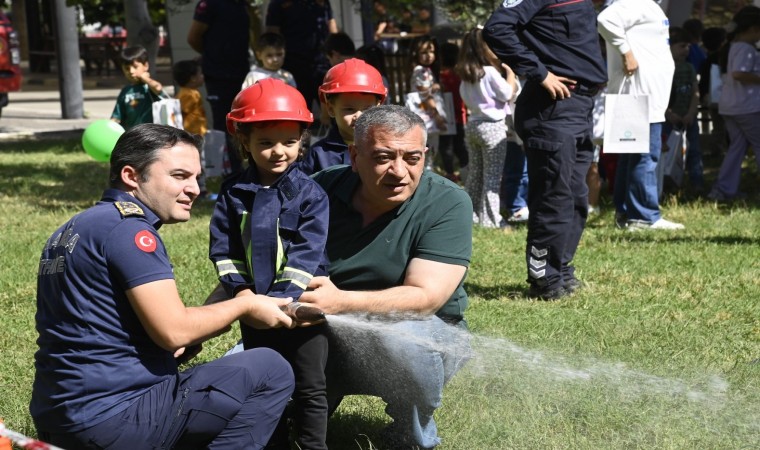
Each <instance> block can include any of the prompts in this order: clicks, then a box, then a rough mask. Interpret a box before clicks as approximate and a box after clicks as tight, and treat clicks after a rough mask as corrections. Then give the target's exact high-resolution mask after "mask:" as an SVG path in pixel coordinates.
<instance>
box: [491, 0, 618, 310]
mask: <svg viewBox="0 0 760 450" xmlns="http://www.w3.org/2000/svg"><path fill="white" fill-rule="evenodd" d="M595 17H596V13H595V11H594V7H593V4H592V2H591V0H531V1H523V0H504V2H503V3H502V6H501V7H499V9H497V10H496V11H495V12H494V13H493V15H492V16H491V18H490V19H489V20H488V22H487V23H486V25H485V28H484V29H483V39H484V40H485V41H486V43H487V44H488V45H489V47H491V49H492V50H493V51H494V53H496V55H497V56H499V58H500V59H501V60H502V61H504V62H505V63H507V64H508V65H509V66H510V67H511V68H512V69H513V70H514V71H515V72H516V73H517V74H518V75H521V76H525V77H526V78H527V82H526V84H525V87H524V89H523V91H522V93H521V94H520V96H519V97H518V98H517V106H516V109H515V130H516V131H517V133H518V135H519V136H520V138H522V140H523V142H524V145H525V152H526V156H527V160H528V179H529V185H528V186H529V187H528V208H529V210H530V218H529V220H528V238H527V245H526V263H527V266H528V282H529V283H530V285H531V288H532V289H531V291H532V292H534V293H537V294H538V295H539V296H542V297H544V296H545V297H555V296H561V295H564V293H565V291H564V289H565V288H566V287H567V288H568V289H570V288H572V287H573V286H574V285H575V284H577V280H575V276H574V268H573V267H572V266H571V265H570V262H571V261H572V259H573V257H574V256H575V251H576V249H577V247H578V243H579V242H580V238H581V235H582V234H583V228H584V227H585V225H586V217H587V215H588V188H587V186H586V173H587V172H588V168H589V166H590V164H591V160H592V156H593V145H592V142H591V136H592V130H593V122H592V115H591V111H592V107H593V99H592V97H593V95H595V94H596V93H597V91H598V90H599V87H600V85H602V84H604V83H606V82H607V74H606V65H605V62H604V59H603V57H602V54H601V50H600V48H599V38H598V35H597V31H596V19H595ZM549 71H551V72H552V73H553V74H554V75H556V76H560V77H567V78H570V79H572V80H575V81H577V82H578V83H577V85H575V86H571V85H569V86H568V87H569V88H570V92H571V96H570V97H569V98H565V99H564V100H553V99H552V98H551V95H550V94H549V92H548V91H546V89H544V88H543V87H542V86H541V85H540V83H541V82H542V81H543V80H544V79H545V78H546V76H547V74H548V72H549Z"/></svg>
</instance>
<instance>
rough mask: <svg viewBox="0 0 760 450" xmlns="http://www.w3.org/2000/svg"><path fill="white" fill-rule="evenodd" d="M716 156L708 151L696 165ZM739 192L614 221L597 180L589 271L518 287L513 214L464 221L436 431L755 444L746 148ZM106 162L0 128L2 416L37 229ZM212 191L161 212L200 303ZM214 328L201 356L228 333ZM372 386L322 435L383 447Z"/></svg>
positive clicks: (759, 341)
mask: <svg viewBox="0 0 760 450" xmlns="http://www.w3.org/2000/svg"><path fill="white" fill-rule="evenodd" d="M719 163H720V160H719V159H718V160H714V159H711V160H708V161H707V166H708V167H710V168H711V169H712V170H711V171H710V170H708V171H707V173H708V182H709V181H711V180H712V178H714V170H715V167H716V165H717V164H719ZM746 163H747V166H748V167H747V168H745V173H744V174H743V180H742V186H743V188H744V190H745V191H748V192H749V193H750V196H749V197H748V198H747V199H746V200H744V201H741V202H736V203H731V204H716V203H714V202H710V201H706V200H702V199H696V198H689V197H687V196H671V197H669V198H668V199H667V200H666V201H665V204H664V205H663V211H664V215H665V217H667V218H668V219H670V220H674V221H677V222H682V223H684V224H685V225H686V227H687V229H686V230H685V231H681V232H670V231H659V232H647V231H639V232H626V231H622V230H617V229H615V227H614V224H613V222H614V221H613V211H612V209H613V208H612V206H611V205H610V204H609V200H608V198H606V199H605V201H606V204H604V205H603V213H602V215H601V216H598V217H594V218H592V219H591V220H590V222H589V225H588V227H587V230H586V233H585V234H584V236H583V241H582V242H581V246H580V248H579V250H578V254H577V257H576V267H577V275H578V276H579V278H581V279H582V280H583V281H584V282H585V284H586V285H585V287H584V288H583V289H581V290H579V291H578V292H577V293H576V294H574V295H573V296H572V297H571V298H569V299H567V300H562V301H559V302H540V301H530V300H527V299H526V298H524V293H525V291H526V287H527V286H526V284H525V282H524V280H525V276H526V274H525V267H524V255H523V252H524V242H525V234H526V230H525V228H519V229H517V230H516V231H515V232H514V233H512V234H510V235H504V234H501V233H499V232H495V231H491V230H483V229H479V228H476V229H475V232H474V255H473V261H472V266H471V269H470V272H469V275H468V278H467V282H466V287H467V290H468V292H469V293H470V295H471V298H472V305H471V307H470V309H469V310H468V313H467V320H468V322H469V324H470V328H471V330H472V332H473V346H474V348H475V350H476V356H475V357H474V358H473V359H472V360H471V361H470V362H469V363H468V365H467V366H466V367H465V369H463V371H462V372H460V373H459V374H458V375H457V376H456V377H455V378H454V379H453V380H452V382H451V383H450V384H449V385H448V387H447V389H446V391H445V395H444V398H443V405H442V407H441V408H440V409H439V410H438V412H437V413H436V419H437V422H438V426H439V430H440V434H441V436H442V438H443V444H442V445H441V446H440V447H439V448H440V449H442V450H447V449H475V450H481V449H567V448H570V449H600V448H605V449H607V448H609V449H618V448H631V449H633V448H642V449H653V448H658V449H685V448H699V449H702V448H705V449H708V448H709V449H749V448H760V209H759V208H758V207H759V206H760V193H758V190H757V188H756V186H757V185H758V182H760V177H759V176H758V174H757V172H756V170H755V169H754V161H752V160H747V161H746ZM107 172H108V168H107V165H106V164H103V163H98V162H95V161H92V160H90V159H89V157H88V156H87V155H86V154H85V153H84V152H83V151H82V149H81V147H80V146H79V144H78V143H77V142H75V141H65V142H54V141H26V142H21V143H0V229H2V230H3V244H2V246H0V263H1V264H0V325H1V326H2V333H0V417H2V418H4V419H5V422H6V425H7V426H8V427H9V428H11V429H14V430H16V431H20V432H23V433H26V434H29V435H34V428H33V425H32V422H31V419H30V417H29V413H28V403H29V398H30V395H31V382H32V379H33V373H34V368H33V354H34V352H35V350H36V344H35V339H36V331H35V330H34V313H35V289H36V284H35V283H36V280H35V278H36V271H37V264H38V259H39V254H40V251H41V249H42V246H43V244H44V242H45V240H46V239H47V238H48V236H49V234H50V233H52V231H53V230H54V229H55V228H56V227H57V226H58V225H60V224H61V223H62V222H64V221H65V220H67V219H68V218H69V217H70V216H71V215H73V214H74V213H76V212H78V211H80V210H82V209H84V208H86V207H88V206H90V205H92V204H93V203H94V202H95V201H97V200H98V199H99V197H100V194H101V192H102V190H103V188H104V187H105V185H106V180H107ZM210 213H211V205H209V204H200V205H198V206H196V207H195V208H194V210H193V219H192V220H191V221H190V222H189V223H187V224H180V225H173V226H166V227H164V228H162V229H161V234H162V236H163V237H164V239H165V240H166V243H167V247H168V250H169V254H170V256H171V257H172V261H173V263H174V265H175V273H176V275H177V280H178V285H179V288H180V293H181V295H182V297H183V299H184V300H185V302H186V303H188V304H199V303H200V302H202V301H203V299H204V298H205V296H206V294H207V293H208V292H209V291H210V289H211V287H212V286H213V285H214V283H215V276H214V273H213V268H212V265H211V263H210V262H209V261H208V258H207V242H208V221H209V218H210ZM237 333H238V332H237V329H236V328H235V329H234V330H233V332H232V333H228V334H226V335H224V336H221V337H219V338H216V339H214V340H212V341H210V342H209V343H207V345H206V346H205V350H204V351H203V353H202V354H201V356H200V358H199V361H201V362H202V361H207V360H211V359H214V358H217V357H219V356H221V355H222V354H223V353H224V351H226V350H227V348H229V346H230V345H232V344H233V343H234V341H235V340H236V338H237V336H238V334H237ZM383 408H384V404H383V402H382V401H380V400H379V399H375V398H368V397H350V398H348V399H346V401H345V402H344V403H343V404H342V406H341V407H340V409H339V410H338V412H337V413H336V415H335V416H333V419H332V420H331V422H330V435H329V442H328V443H329V444H330V448H331V449H337V450H341V449H378V448H381V447H380V446H379V444H378V442H379V440H378V436H379V433H380V430H381V429H382V428H383V427H384V426H385V425H386V424H388V423H389V419H388V417H387V416H386V415H385V414H384V412H383Z"/></svg>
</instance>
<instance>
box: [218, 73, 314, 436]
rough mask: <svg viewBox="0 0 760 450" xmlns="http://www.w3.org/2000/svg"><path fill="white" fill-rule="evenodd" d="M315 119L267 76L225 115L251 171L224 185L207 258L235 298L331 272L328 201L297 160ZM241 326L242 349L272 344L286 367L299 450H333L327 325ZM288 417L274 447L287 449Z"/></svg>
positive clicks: (296, 291)
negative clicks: (291, 381) (329, 432)
mask: <svg viewBox="0 0 760 450" xmlns="http://www.w3.org/2000/svg"><path fill="white" fill-rule="evenodd" d="M312 121H313V117H312V114H311V112H309V109H308V107H307V106H306V101H305V100H304V98H303V96H302V95H301V94H300V93H299V92H298V90H296V89H295V88H293V87H291V86H289V85H287V84H285V83H284V82H282V81H280V80H277V79H274V78H268V79H264V80H261V81H258V82H257V83H255V84H253V85H251V86H250V87H248V88H246V89H244V90H242V91H241V92H240V93H239V94H238V95H237V97H235V100H234V101H233V103H232V110H231V111H230V112H229V114H227V130H228V131H229V133H230V134H232V135H233V136H234V138H235V139H236V140H237V142H238V143H239V145H240V151H241V155H242V156H243V158H245V159H247V160H248V169H247V170H245V171H244V172H243V173H241V174H240V175H238V176H237V177H233V178H232V179H228V180H225V186H224V188H223V189H222V190H221V192H223V194H220V195H219V199H218V200H217V203H216V206H215V209H214V213H213V216H212V218H211V225H210V229H211V243H210V252H209V256H210V258H211V261H213V262H214V264H215V265H216V270H217V273H218V275H219V280H220V281H221V284H222V286H223V287H224V289H225V290H226V292H227V294H228V295H229V296H235V295H239V294H241V293H244V292H246V291H253V292H255V293H258V294H266V295H268V296H274V297H283V298H285V297H290V298H292V299H293V300H294V301H297V300H298V298H299V297H300V296H301V294H302V293H303V291H304V289H306V286H307V285H308V284H309V282H310V281H311V278H312V277H313V276H315V275H326V274H327V271H326V266H327V257H326V255H325V242H326V239H327V224H328V208H329V206H328V199H327V196H326V195H325V192H324V191H323V190H322V188H321V187H320V186H319V185H318V184H317V183H316V182H314V181H313V180H312V179H311V178H309V177H308V176H306V175H305V174H304V173H303V172H301V171H300V170H299V169H298V168H297V167H295V165H294V163H295V162H296V160H297V159H298V158H299V157H300V156H301V154H302V150H303V146H304V139H305V131H306V129H307V128H308V126H309V125H310V124H311V123H312ZM255 325H256V324H252V323H241V324H240V329H241V333H242V336H243V345H244V347H245V349H246V350H247V349H251V348H257V347H268V348H272V349H274V350H276V351H278V352H279V353H280V354H282V355H283V356H284V357H285V359H287V360H288V362H290V364H291V366H292V368H293V372H294V374H295V377H296V388H295V392H294V393H293V401H294V403H295V408H294V419H295V424H296V429H297V441H298V445H299V446H300V448H302V449H327V446H326V444H325V437H326V432H327V393H326V385H325V372H324V369H325V364H326V362H327V337H326V334H325V325H324V324H319V323H318V324H313V323H311V324H310V323H299V326H298V327H296V328H294V329H282V328H280V329H268V330H259V329H255V328H254V327H255ZM288 434H289V433H288V428H287V418H285V417H283V419H281V421H280V425H279V426H278V428H277V430H275V432H274V434H273V435H272V438H271V439H270V447H268V448H290V445H289V443H288Z"/></svg>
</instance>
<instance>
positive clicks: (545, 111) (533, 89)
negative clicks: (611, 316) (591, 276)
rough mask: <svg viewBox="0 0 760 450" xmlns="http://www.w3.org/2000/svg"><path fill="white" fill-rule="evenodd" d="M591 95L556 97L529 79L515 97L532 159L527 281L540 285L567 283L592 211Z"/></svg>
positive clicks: (550, 286)
mask: <svg viewBox="0 0 760 450" xmlns="http://www.w3.org/2000/svg"><path fill="white" fill-rule="evenodd" d="M593 104H594V101H593V98H592V97H589V96H585V95H580V94H576V93H573V94H572V96H571V97H570V98H566V99H563V100H557V101H555V100H552V98H551V97H550V96H549V93H548V92H547V91H546V90H545V89H544V88H543V87H541V85H540V84H539V83H536V82H528V83H527V84H526V85H525V88H524V89H523V91H522V93H521V94H520V96H519V97H518V98H517V107H516V110H515V130H516V131H517V133H518V135H519V136H520V138H521V139H522V140H523V143H524V147H525V155H526V157H527V160H528V209H529V210H530V216H529V219H528V238H527V245H526V251H525V258H526V263H527V266H528V282H529V283H530V284H531V285H533V286H535V287H538V288H540V289H546V290H552V289H556V288H559V287H563V286H564V283H565V282H566V281H568V280H570V279H572V278H573V277H574V268H573V266H571V265H570V263H571V262H572V260H573V258H574V256H575V251H576V249H577V248H578V243H579V242H580V239H581V235H582V234H583V229H584V227H585V226H586V218H587V216H588V187H587V185H586V173H587V172H588V169H589V166H590V165H591V160H592V158H593V154H594V147H593V144H592V142H591V137H592V131H593V121H592V107H593Z"/></svg>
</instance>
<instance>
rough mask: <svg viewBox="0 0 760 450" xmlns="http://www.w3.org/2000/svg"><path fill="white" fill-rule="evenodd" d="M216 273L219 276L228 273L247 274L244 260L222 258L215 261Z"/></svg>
mask: <svg viewBox="0 0 760 450" xmlns="http://www.w3.org/2000/svg"><path fill="white" fill-rule="evenodd" d="M216 273H217V274H218V275H219V276H220V277H221V276H224V275H229V274H239V275H244V276H248V270H247V269H246V266H245V261H238V260H232V259H223V260H221V261H217V262H216Z"/></svg>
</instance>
